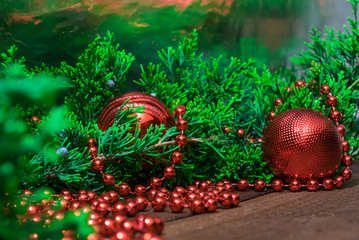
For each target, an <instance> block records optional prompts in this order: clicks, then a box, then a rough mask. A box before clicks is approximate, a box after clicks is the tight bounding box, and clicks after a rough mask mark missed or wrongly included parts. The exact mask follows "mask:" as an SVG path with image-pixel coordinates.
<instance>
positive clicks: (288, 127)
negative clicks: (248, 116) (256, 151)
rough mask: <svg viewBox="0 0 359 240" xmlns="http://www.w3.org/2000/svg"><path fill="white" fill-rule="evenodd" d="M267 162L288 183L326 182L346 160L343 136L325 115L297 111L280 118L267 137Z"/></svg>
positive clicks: (271, 125) (301, 110) (315, 112)
mask: <svg viewBox="0 0 359 240" xmlns="http://www.w3.org/2000/svg"><path fill="white" fill-rule="evenodd" d="M262 151H263V158H264V160H265V161H266V162H267V164H268V166H269V168H270V169H271V170H272V172H273V174H274V175H275V176H276V177H278V178H281V179H283V180H285V181H286V182H288V181H289V180H290V179H293V178H295V179H297V180H299V181H301V182H303V183H306V182H307V181H308V180H309V179H310V178H313V179H323V178H326V177H329V176H331V175H332V174H334V172H335V171H336V169H337V168H338V167H339V165H340V163H341V159H342V153H343V147H342V140H341V136H340V134H339V132H338V130H337V128H336V127H335V125H334V124H333V122H331V121H330V120H328V118H327V117H326V116H324V115H323V114H322V113H320V112H317V111H315V110H312V109H307V108H296V109H291V110H288V111H285V112H283V113H281V114H279V115H278V116H277V117H276V118H275V119H274V120H273V121H271V122H269V123H268V126H267V128H266V130H265V131H264V134H263V143H262Z"/></svg>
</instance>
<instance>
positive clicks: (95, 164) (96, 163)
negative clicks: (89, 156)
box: [91, 158, 105, 172]
mask: <svg viewBox="0 0 359 240" xmlns="http://www.w3.org/2000/svg"><path fill="white" fill-rule="evenodd" d="M104 166H105V164H104V163H103V161H102V160H101V159H98V158H95V159H94V160H92V161H91V168H92V169H93V170H95V171H97V172H99V171H102V169H103V167H104Z"/></svg>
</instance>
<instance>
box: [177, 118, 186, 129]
mask: <svg viewBox="0 0 359 240" xmlns="http://www.w3.org/2000/svg"><path fill="white" fill-rule="evenodd" d="M176 128H177V130H179V131H182V130H183V131H184V130H186V129H187V128H188V121H187V120H185V119H178V120H177V122H176Z"/></svg>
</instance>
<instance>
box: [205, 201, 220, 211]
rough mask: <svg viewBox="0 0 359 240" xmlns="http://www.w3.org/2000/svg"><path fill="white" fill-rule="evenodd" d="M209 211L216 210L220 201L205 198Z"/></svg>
mask: <svg viewBox="0 0 359 240" xmlns="http://www.w3.org/2000/svg"><path fill="white" fill-rule="evenodd" d="M205 206H206V209H207V212H215V211H216V210H217V208H218V201H217V199H215V198H208V199H206V200H205Z"/></svg>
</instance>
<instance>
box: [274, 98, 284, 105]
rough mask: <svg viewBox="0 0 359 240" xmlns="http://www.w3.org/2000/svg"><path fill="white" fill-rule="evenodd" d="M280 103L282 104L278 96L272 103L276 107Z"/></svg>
mask: <svg viewBox="0 0 359 240" xmlns="http://www.w3.org/2000/svg"><path fill="white" fill-rule="evenodd" d="M280 104H283V100H282V99H280V98H277V99H276V100H275V101H274V105H275V106H276V107H278V106H279V105H280Z"/></svg>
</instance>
